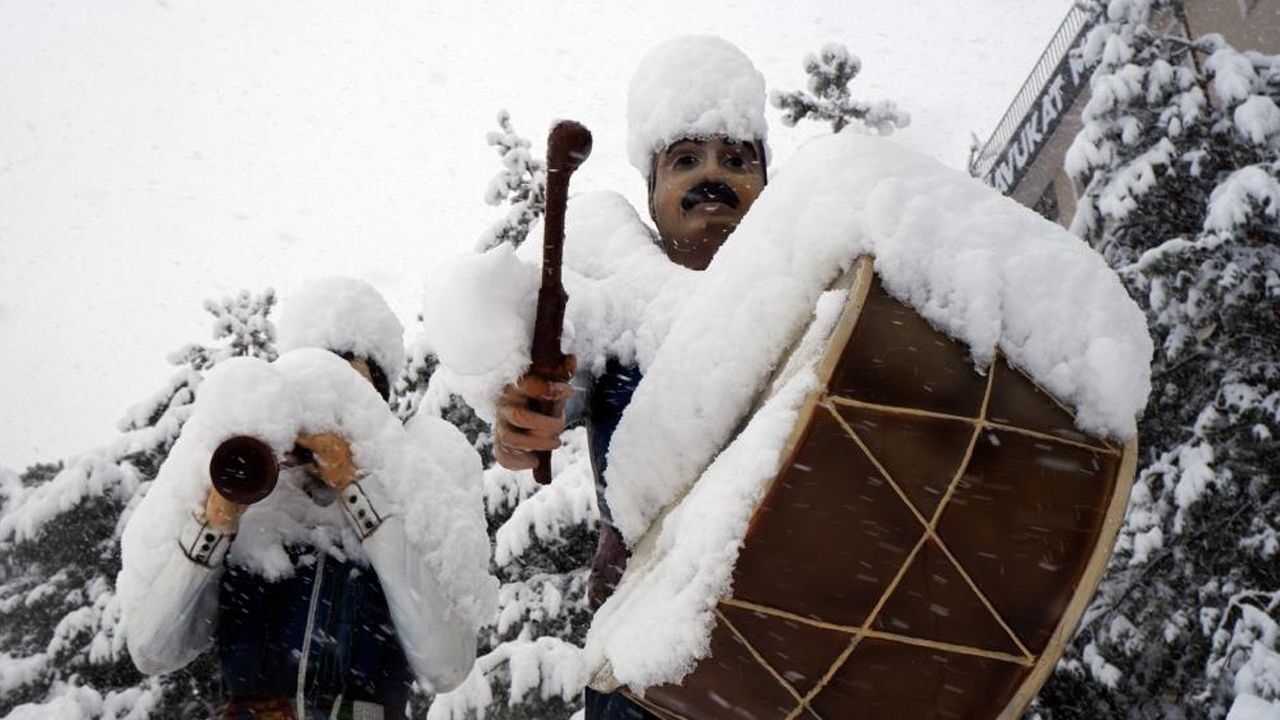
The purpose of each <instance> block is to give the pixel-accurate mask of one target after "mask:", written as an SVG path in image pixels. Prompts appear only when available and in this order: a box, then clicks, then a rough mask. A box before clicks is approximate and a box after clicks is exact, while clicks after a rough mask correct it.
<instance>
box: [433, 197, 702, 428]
mask: <svg viewBox="0 0 1280 720" xmlns="http://www.w3.org/2000/svg"><path fill="white" fill-rule="evenodd" d="M530 235H531V237H534V238H536V237H540V236H541V233H540V232H539V231H538V228H534V232H532V233H531V234H530ZM541 248H542V245H541V243H539V242H536V241H533V240H530V241H529V242H526V243H525V244H524V245H522V246H521V247H520V249H519V250H518V251H513V250H512V249H511V247H510V246H509V245H500V246H498V247H496V248H494V249H492V250H489V251H488V252H485V253H483V254H480V255H474V254H470V255H464V256H460V257H457V258H455V259H452V260H450V261H446V262H444V263H442V264H441V265H440V266H439V267H437V268H436V269H435V270H434V271H433V272H432V273H431V275H430V277H429V278H428V280H427V283H426V291H425V294H424V300H423V308H422V316H423V327H424V333H425V335H426V338H425V341H426V345H427V346H428V347H430V349H431V350H432V351H433V352H435V353H436V354H437V356H438V357H439V358H440V362H441V370H440V371H439V374H440V376H441V377H440V379H439V382H442V383H447V384H448V386H449V388H450V390H451V391H452V392H457V393H458V394H460V395H462V396H463V397H464V398H465V399H466V400H467V402H468V403H469V404H470V405H472V407H474V408H476V410H477V412H478V413H480V415H481V416H482V417H486V418H489V417H491V416H492V415H491V413H492V403H493V399H494V398H495V397H496V395H497V393H498V392H499V391H500V389H501V387H502V385H503V384H505V383H507V382H510V381H511V380H514V379H515V378H517V377H518V376H519V375H520V374H521V373H523V372H524V371H525V370H526V369H527V368H528V365H529V345H530V341H531V340H532V337H533V320H534V312H535V308H536V305H537V295H538V285H539V278H540V267H541V263H542V256H541ZM562 275H563V282H564V286H565V290H566V292H567V293H568V295H569V301H568V305H567V307H566V309H565V328H564V336H563V338H564V339H563V342H562V347H563V349H564V351H565V352H567V353H573V354H575V355H577V357H578V363H579V367H582V368H586V369H589V370H593V371H595V372H600V371H601V370H603V369H604V365H605V361H606V360H607V359H608V358H610V357H616V358H621V359H622V360H624V361H626V362H631V361H632V360H635V361H636V362H639V363H640V365H641V367H642V368H643V367H645V366H646V365H647V363H648V362H649V360H650V359H651V358H652V357H653V355H654V354H655V353H656V351H657V348H658V347H659V346H660V345H661V344H662V340H663V338H664V337H665V336H666V332H667V330H668V329H669V327H670V325H671V321H672V320H673V318H674V317H675V315H676V313H677V311H678V310H679V308H680V305H681V301H682V298H684V297H686V296H687V295H688V294H689V291H690V288H691V287H692V284H693V283H694V281H695V280H696V279H697V274H696V273H694V272H693V271H691V270H687V269H685V268H682V267H680V266H678V265H676V264H675V263H672V262H670V261H669V260H667V258H666V256H665V255H664V254H663V253H662V251H661V250H660V249H659V248H658V247H657V245H656V244H655V243H654V237H653V231H652V230H650V229H649V227H648V226H647V225H645V223H644V222H643V221H642V220H641V219H640V216H639V215H638V214H637V213H636V211H635V209H634V208H632V207H631V204H630V203H628V202H627V201H626V199H624V198H623V197H622V196H621V195H618V194H617V193H613V192H593V193H586V194H583V195H577V196H574V197H573V198H571V199H570V200H569V205H568V209H567V211H566V218H565V244H564V268H563V273H562ZM434 382H437V381H436V380H434V379H433V383H434Z"/></svg>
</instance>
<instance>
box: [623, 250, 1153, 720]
mask: <svg viewBox="0 0 1280 720" xmlns="http://www.w3.org/2000/svg"><path fill="white" fill-rule="evenodd" d="M818 373H819V389H818V390H817V391H816V392H814V393H813V394H811V395H810V396H809V398H808V399H807V400H806V403H805V405H804V407H803V408H802V410H801V413H800V420H799V422H798V423H797V426H796V428H795V430H794V432H793V435H792V437H791V440H790V443H789V445H788V447H787V449H786V450H784V452H783V455H782V457H783V458H784V461H783V464H782V469H781V470H780V472H779V473H778V474H777V476H776V478H775V479H774V480H773V481H772V484H771V486H770V487H769V489H768V491H767V492H766V493H765V495H764V499H763V501H762V503H761V504H760V505H759V507H758V508H757V509H756V511H755V514H754V516H753V518H752V520H751V524H750V528H749V531H748V533H747V535H746V539H745V542H744V544H743V547H742V549H741V552H740V555H739V558H738V563H737V566H736V568H735V569H734V575H733V591H732V594H731V596H730V597H727V598H724V599H722V600H721V601H720V602H719V604H718V607H717V610H716V618H717V622H716V626H715V628H714V630H713V632H712V635H711V655H710V657H707V658H705V659H703V660H702V661H700V663H699V664H698V665H697V666H696V667H695V669H694V670H693V671H692V672H691V673H690V674H688V675H687V676H686V677H685V678H684V679H683V681H682V682H681V683H680V684H679V685H678V686H676V685H662V686H656V687H651V688H649V689H648V690H647V691H646V692H645V693H644V695H643V697H637V698H636V699H637V700H638V701H639V702H641V703H642V704H643V705H644V706H646V707H647V708H649V709H650V710H652V711H653V712H655V713H656V714H657V715H659V716H660V717H663V718H673V719H674V718H684V719H687V720H710V719H712V718H716V719H719V718H761V719H763V718H805V719H807V720H814V719H818V718H821V719H823V720H848V719H862V718H865V719H867V720H872V719H880V718H885V719H888V720H905V719H907V718H910V719H911V720H923V719H927V718H964V719H969V720H975V719H982V718H1009V719H1012V718H1017V717H1018V716H1019V715H1020V714H1021V712H1022V711H1023V709H1024V708H1025V707H1026V706H1027V704H1028V703H1029V702H1030V700H1031V699H1032V698H1033V697H1034V695H1035V693H1036V692H1037V691H1038V690H1039V688H1040V686H1041V685H1042V684H1043V682H1044V680H1045V678H1046V677H1047V675H1048V673H1049V672H1050V671H1051V670H1052V668H1053V666H1054V664H1055V663H1056V662H1057V660H1058V658H1059V657H1060V655H1061V654H1062V651H1063V647H1064V645H1065V643H1066V642H1067V641H1068V640H1069V639H1070V636H1071V634H1072V632H1073V631H1074V629H1075V627H1076V625H1077V623H1078V622H1079V620H1080V617H1081V614H1082V613H1083V611H1084V608H1085V605H1086V603H1087V602H1088V600H1089V598H1090V596H1091V595H1092V594H1093V591H1094V590H1095V588H1096V586H1097V582H1098V580H1099V577H1100V575H1101V573H1102V571H1103V569H1104V567H1105V565H1106V561H1107V558H1108V556H1109V554H1110V551H1111V547H1112V545H1113V543H1114V541H1115V536H1116V532H1117V530H1118V528H1119V525H1120V522H1121V520H1122V518H1123V513H1124V508H1125V504H1126V502H1127V498H1128V493H1129V488H1130V485H1131V483H1132V479H1133V473H1134V467H1135V455H1136V440H1135V439H1130V440H1129V441H1128V443H1127V444H1124V445H1122V446H1121V445H1117V444H1115V443H1113V442H1109V441H1106V440H1102V439H1099V438H1095V437H1091V436H1089V435H1086V434H1084V433H1082V432H1080V431H1079V430H1077V429H1076V428H1075V425H1074V422H1073V417H1072V414H1071V412H1070V411H1068V410H1067V409H1066V408H1065V407H1063V406H1062V405H1061V404H1059V403H1058V401H1056V400H1055V399H1054V398H1052V397H1050V396H1049V395H1048V394H1046V393H1045V392H1043V391H1042V390H1041V389H1040V388H1038V387H1037V386H1036V385H1035V384H1034V383H1033V382H1032V381H1031V380H1029V379H1028V378H1027V377H1026V376H1025V375H1024V374H1023V373H1021V372H1020V371H1018V370H1017V369H1015V368H1013V367H1012V366H1010V365H1009V364H1008V363H1007V362H1006V360H1005V359H1004V357H1003V356H999V355H998V356H997V360H996V362H995V363H994V365H993V366H992V367H991V368H990V369H989V370H988V371H987V372H986V373H985V375H984V374H980V373H979V372H978V371H976V370H975V369H974V366H973V361H972V359H971V357H970V353H969V351H968V349H967V348H966V347H965V346H964V345H963V344H962V343H959V342H956V341H954V340H952V339H951V338H949V337H947V336H946V335H944V334H942V333H940V332H938V331H937V330H935V329H933V328H932V327H930V326H929V324H928V323H927V322H926V321H925V320H924V319H922V318H921V317H920V316H919V315H918V314H917V313H916V312H915V311H914V310H912V309H911V308H909V307H908V306H906V305H904V304H902V303H900V302H898V301H897V300H895V299H893V298H892V297H890V296H889V295H888V293H886V292H885V291H884V289H883V288H881V286H880V282H879V280H878V279H877V278H876V277H875V275H874V273H873V272H872V264H871V260H870V259H869V258H862V259H860V260H859V261H858V263H857V265H856V267H855V269H854V271H853V279H852V287H851V290H850V292H849V298H848V300H847V301H846V304H845V308H844V310H843V314H842V316H841V319H840V322H839V324H838V325H837V327H836V329H835V331H834V333H833V336H832V338H831V340H830V342H829V345H828V348H827V350H826V352H825V355H824V356H823V358H822V360H821V361H820V364H819V368H818Z"/></svg>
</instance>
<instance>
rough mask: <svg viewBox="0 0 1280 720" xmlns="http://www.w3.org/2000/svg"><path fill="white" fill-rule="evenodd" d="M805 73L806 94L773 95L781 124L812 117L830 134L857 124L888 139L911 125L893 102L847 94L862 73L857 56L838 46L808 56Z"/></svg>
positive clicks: (830, 46) (829, 45)
mask: <svg viewBox="0 0 1280 720" xmlns="http://www.w3.org/2000/svg"><path fill="white" fill-rule="evenodd" d="M804 71H805V72H806V73H808V74H809V91H808V92H805V91H803V90H792V91H790V92H778V91H776V90H775V91H774V92H773V93H771V94H770V96H769V102H771V103H772V104H773V106H774V107H776V108H778V109H780V110H782V122H783V123H784V124H785V125H787V127H794V126H795V124H796V123H798V122H800V121H801V120H803V119H805V118H806V117H812V118H813V119H814V120H820V121H825V122H829V123H831V129H832V131H833V132H840V131H841V130H843V129H844V128H845V126H847V125H849V123H850V122H852V121H854V120H856V121H858V122H860V123H862V124H863V125H864V126H866V127H867V128H870V129H871V130H874V131H875V132H877V133H878V134H880V135H888V134H890V133H892V132H893V131H894V129H895V128H904V127H906V126H907V125H909V124H910V123H911V116H910V115H909V114H908V113H907V112H905V111H903V110H899V109H898V106H897V105H896V104H895V103H894V102H893V101H892V100H881V101H879V102H874V103H869V102H864V101H862V100H857V99H855V98H854V97H853V95H852V94H851V93H850V91H849V83H850V82H852V81H853V79H854V78H855V77H857V75H858V73H859V72H861V71H862V61H861V60H859V59H858V56H856V55H854V54H852V53H850V52H849V49H848V48H846V47H845V46H844V45H841V44H839V43H828V44H826V45H824V46H823V47H822V50H821V52H819V53H818V54H817V55H815V54H813V53H810V54H809V55H807V56H806V57H805V60H804Z"/></svg>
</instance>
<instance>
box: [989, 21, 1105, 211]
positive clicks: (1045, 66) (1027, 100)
mask: <svg viewBox="0 0 1280 720" xmlns="http://www.w3.org/2000/svg"><path fill="white" fill-rule="evenodd" d="M1096 20H1097V15H1096V14H1095V13H1093V12H1091V11H1089V10H1085V9H1083V8H1081V7H1080V6H1078V5H1074V6H1072V8H1071V10H1070V11H1069V12H1068V13H1067V16H1066V17H1065V18H1063V20H1062V24H1061V25H1059V26H1058V30H1057V32H1055V33H1054V34H1053V39H1051V40H1050V41H1049V45H1048V46H1047V47H1045V49H1044V52H1042V53H1041V54H1040V59H1039V60H1037V61H1036V64H1035V67H1034V68H1033V69H1032V70H1031V74H1030V75H1028V76H1027V79H1026V81H1025V82H1023V83H1022V87H1021V88H1020V89H1019V90H1018V94H1017V95H1016V96H1014V98H1013V103H1011V104H1010V105H1009V109H1008V110H1005V113H1004V117H1002V118H1000V123H999V124H998V125H996V129H995V131H994V132H992V133H991V137H990V138H989V139H988V140H987V142H986V143H985V144H983V145H982V147H981V148H980V149H978V150H977V152H975V153H974V154H973V156H972V157H971V158H970V159H969V174H970V175H973V176H974V177H977V178H981V179H982V180H983V182H986V183H987V184H989V185H991V186H993V187H995V188H997V189H998V190H1000V191H1001V192H1003V193H1006V194H1007V193H1009V192H1011V191H1012V189H1013V188H1014V187H1015V186H1016V185H1017V181H1018V180H1020V179H1021V177H1022V172H1023V171H1024V170H1025V169H1026V168H1027V166H1029V165H1030V164H1031V161H1032V160H1033V159H1034V158H1035V155H1036V153H1037V152H1038V151H1039V150H1040V148H1041V147H1042V146H1043V144H1044V141H1045V140H1047V139H1048V137H1049V135H1050V134H1051V132H1052V130H1053V129H1054V128H1056V127H1057V121H1058V120H1059V119H1060V118H1061V115H1062V113H1063V112H1064V111H1065V110H1066V109H1067V108H1068V107H1070V106H1071V103H1072V101H1074V100H1075V98H1076V96H1077V95H1078V94H1079V92H1080V90H1081V89H1082V88H1083V87H1084V83H1085V81H1086V80H1087V79H1088V73H1087V72H1086V71H1085V68H1084V67H1083V64H1082V63H1081V62H1080V61H1079V59H1078V58H1077V59H1076V60H1075V61H1074V62H1072V58H1071V50H1072V49H1074V48H1075V47H1077V46H1079V45H1080V43H1082V42H1083V41H1084V39H1085V37H1086V36H1087V34H1088V31H1089V30H1090V29H1091V28H1092V27H1093V25H1094V23H1095V22H1096Z"/></svg>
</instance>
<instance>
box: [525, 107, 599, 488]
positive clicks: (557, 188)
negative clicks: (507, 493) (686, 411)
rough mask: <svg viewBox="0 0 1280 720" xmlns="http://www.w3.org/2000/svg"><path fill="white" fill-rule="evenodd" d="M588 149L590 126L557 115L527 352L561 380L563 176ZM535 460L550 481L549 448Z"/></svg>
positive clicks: (536, 473)
mask: <svg viewBox="0 0 1280 720" xmlns="http://www.w3.org/2000/svg"><path fill="white" fill-rule="evenodd" d="M590 154H591V131H590V130H587V129H586V128H585V127H583V126H582V125H580V124H578V123H576V122H574V121H572V120H561V121H560V122H557V123H556V124H555V126H554V127H552V128H551V133H550V134H549V135H548V136H547V215H546V220H545V222H544V223H543V229H544V233H543V238H542V286H541V287H540V288H538V315H537V319H536V320H535V321H534V324H533V347H532V348H531V350H530V353H529V359H530V361H531V362H530V371H531V372H532V373H533V374H534V375H538V376H540V377H543V378H545V379H547V380H554V381H557V382H567V381H568V380H569V373H568V372H567V370H568V368H567V367H566V364H565V360H566V358H565V355H564V353H562V352H560V332H561V330H562V329H563V327H564V306H565V303H566V302H567V301H568V299H569V296H568V295H567V294H565V291H564V285H562V284H561V282H560V264H561V260H562V258H563V257H564V208H565V203H566V202H567V201H568V199H569V176H570V175H572V174H573V171H574V170H577V169H578V166H579V165H581V164H582V162H583V161H584V160H586V159H587V156H589V155H590ZM534 409H535V410H538V411H540V412H547V413H549V412H550V410H551V408H550V407H547V406H546V403H543V402H540V401H539V402H536V403H534ZM535 456H536V457H537V459H538V466H537V467H535V468H534V469H533V477H534V479H535V480H537V481H538V482H539V483H541V484H543V485H546V484H547V483H549V482H551V453H550V452H547V451H542V452H539V453H536V455H535Z"/></svg>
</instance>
